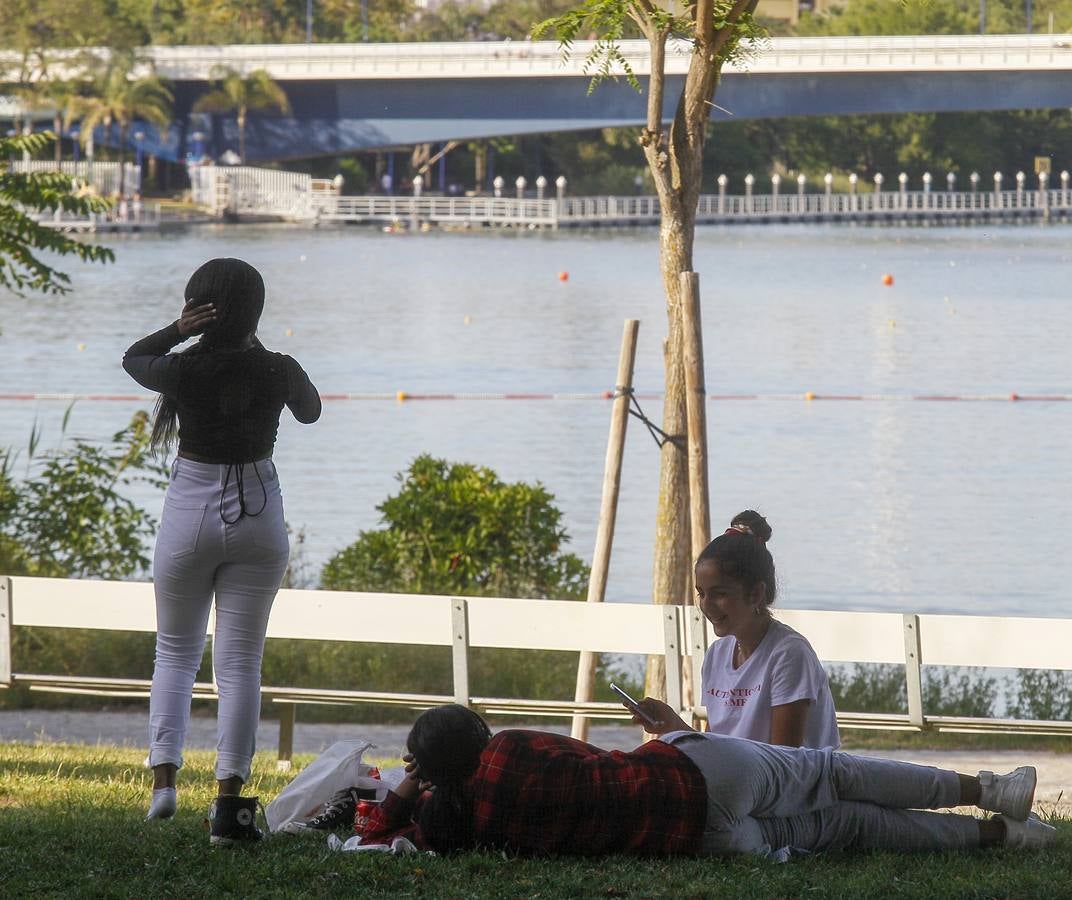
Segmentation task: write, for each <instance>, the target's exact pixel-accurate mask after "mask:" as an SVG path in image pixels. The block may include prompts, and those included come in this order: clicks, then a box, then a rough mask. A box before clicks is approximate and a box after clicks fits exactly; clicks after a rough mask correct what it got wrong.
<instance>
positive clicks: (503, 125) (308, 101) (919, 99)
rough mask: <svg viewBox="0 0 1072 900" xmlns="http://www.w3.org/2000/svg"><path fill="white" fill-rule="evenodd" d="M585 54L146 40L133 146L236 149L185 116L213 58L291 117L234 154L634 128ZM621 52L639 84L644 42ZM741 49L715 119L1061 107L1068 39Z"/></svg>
mask: <svg viewBox="0 0 1072 900" xmlns="http://www.w3.org/2000/svg"><path fill="white" fill-rule="evenodd" d="M591 46H592V45H591V43H590V42H583V41H582V42H577V44H576V45H575V46H574V48H573V52H572V55H571V57H570V58H569V59H568V60H564V59H563V56H562V53H561V50H560V48H559V46H558V45H557V44H556V43H554V42H530V41H523V42H522V41H515V42H510V41H505V42H494V43H493V42H464V43H446V44H444V43H415V44H288V45H233V46H223V47H156V48H152V49H151V56H152V59H153V62H154V64H155V67H156V70H157V72H158V74H160V75H161V76H162V77H164V78H166V79H168V80H169V81H171V82H172V84H173V86H174V89H175V94H176V110H175V112H176V124H175V125H174V126H173V127H172V129H171V132H170V133H169V134H168V135H166V136H163V138H162V139H161V140H156V139H155V136H154V134H153V132H152V131H151V129H145V132H146V133H147V134H148V135H149V137H148V138H147V139H145V142H144V144H143V149H145V150H146V151H148V152H153V153H156V154H157V155H160V156H163V157H166V158H171V159H181V158H183V157H184V156H185V155H186V154H187V153H188V152H190V151H191V150H193V151H194V152H200V151H204V152H206V153H210V154H214V155H218V154H220V153H222V152H224V151H225V150H226V149H228V148H230V149H237V145H238V137H237V127H236V125H235V123H234V120H233V117H220V116H217V117H213V118H211V119H210V118H209V117H207V116H206V117H203V118H198V117H197V116H193V117H191V115H190V109H191V107H192V105H193V103H194V102H195V100H196V99H197V97H198V96H199V95H200V94H201V93H203V92H204V91H205V90H206V88H207V84H206V82H207V81H208V79H209V77H210V72H211V71H212V68H213V67H214V66H218V65H222V66H229V67H231V68H235V69H238V70H242V71H250V70H253V69H266V70H267V71H269V72H270V73H271V74H272V75H273V76H274V77H275V78H276V79H277V80H278V81H279V82H280V83H281V84H282V85H283V87H284V89H285V90H286V92H287V94H288V96H289V97H290V100H291V103H292V106H293V109H294V112H293V114H292V115H291V116H287V117H283V116H278V115H271V114H254V115H252V116H251V121H250V124H249V126H248V129H247V159H248V160H249V161H256V160H282V159H287V158H298V157H307V156H316V155H334V154H338V153H345V152H348V151H353V150H366V149H373V148H387V147H399V146H407V145H411V144H416V143H426V142H431V143H437V142H445V141H448V140H456V139H473V138H483V137H491V136H497V135H514V134H535V133H546V132H555V131H570V130H581V129H591V128H604V127H618V126H629V125H638V124H640V123H641V122H642V121H643V119H644V114H645V97H644V95H643V94H638V93H637V92H636V91H634V90H633V89H632V88H631V87H630V86H629V85H628V84H627V83H626V82H625V81H624V80H618V81H610V82H607V83H605V84H603V85H601V86H600V87H599V88H597V89H596V90H595V92H593V93H592V94H588V93H587V84H588V80H589V74H588V73H587V72H586V70H585V65H584V60H585V57H586V55H587V53H588V51H589V50H590V49H591ZM621 46H622V51H623V54H624V56H625V58H626V59H627V60H628V61H629V64H630V66H631V68H632V69H633V71H634V72H635V73H636V74H637V76H638V77H639V78H640V81H641V83H642V84H645V83H646V81H647V76H648V74H649V71H650V60H649V56H648V47H647V42H645V41H623V42H622V45H621ZM754 49H755V54H754V57H753V58H752V60H751V61H750V62H749V63H747V64H746V65H742V66H730V67H727V68H726V70H725V72H724V75H723V81H722V85H721V86H720V88H719V91H718V94H717V97H716V104H717V105H716V106H715V107H714V108H713V110H712V115H713V117H714V118H715V119H724V118H731V117H732V118H734V119H757V118H778V117H784V116H801V115H840V114H852V113H900V112H941V111H952V110H999V109H1046V108H1057V107H1069V106H1072V40H1070V39H1067V38H1065V37H1063V36H1059V35H1058V36H1054V35H983V36H977V35H966V36H961V35H955V36H937V37H933V36H916V37H848V38H774V39H771V40H769V41H766V42H763V43H762V44H761V45H758V46H756V47H755V48H754ZM689 53H690V47H689V45H687V44H684V43H682V44H680V45H678V46H677V47H675V48H673V49H672V50H671V52H670V53H669V55H668V61H667V72H668V75H669V81H670V85H669V90H668V91H667V105H666V107H665V109H664V115H665V116H666V117H669V116H671V115H672V113H673V107H674V104H675V103H676V100H677V96H678V93H679V89H680V85H681V82H682V79H683V77H684V73H685V71H686V70H687V67H688V62H689ZM194 134H202V135H203V137H200V138H198V139H197V140H194V139H193V135H194Z"/></svg>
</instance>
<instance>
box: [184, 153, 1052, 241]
mask: <svg viewBox="0 0 1072 900" xmlns="http://www.w3.org/2000/svg"><path fill="white" fill-rule="evenodd" d="M966 180H967V181H968V182H969V185H970V186H969V189H968V190H954V189H953V188H954V186H955V177H953V176H947V177H946V178H945V179H944V184H943V185H942V186H943V187H944V189H943V190H934V189H932V188H936V187H938V185H937V184H934V183H933V179H932V178H931V176H930V175H925V176H924V179H923V189H922V190H908V177H907V175H899V176H898V178H897V182H896V186H895V187H894V189H892V190H891V189H889V187H888V185H887V183H886V181H885V180H884V178H883V176H882V175H881V174H880V173H879V174H876V175H875V176H874V177H873V178H872V182H873V189H869V190H866V191H864V190H863V187H864V185H863V184H862V183H859V179H858V178H855V177H853V178H851V179H850V186H849V190H848V191H847V192H835V191H834V190H833V181H834V178H833V175H830V174H827V175H824V176H823V178H822V180H821V181H820V182H819V184H821V185H823V187H824V190H823V191H822V192H821V193H809V192H808V191H807V190H806V187H807V178H806V177H805V176H803V175H801V176H798V177H797V178H796V179H795V181H794V182H793V184H792V186H790V185H789V184H788V183H787V182H786V183H784V184H783V180H782V179H780V178H778V177H773V178H772V179H771V183H770V193H758V192H757V191H756V190H755V188H756V186H757V185H756V180H755V178H753V177H752V176H751V175H749V176H748V177H747V178H746V179H745V185H744V187H745V192H744V193H743V194H739V193H733V194H731V193H729V192H728V190H727V188H728V181H727V179H726V178H725V177H724V176H722V177H720V178H719V179H718V192H717V193H714V194H703V195H701V197H700V198H699V202H698V204H697V210H696V221H697V223H698V224H704V225H717V224H764V223H777V222H817V223H822V222H874V223H890V222H931V223H948V224H956V223H963V222H971V221H984V222H989V221H1038V220H1042V221H1048V220H1051V219H1057V218H1060V219H1068V218H1069V217H1070V215H1072V183H1070V181H1072V179H1070V176H1069V173H1068V172H1061V173H1060V176H1058V177H1057V178H1055V179H1054V180H1053V182H1052V183H1051V181H1050V178H1049V175H1048V174H1042V175H1039V176H1038V179H1037V183H1036V184H1030V183H1029V180H1028V176H1026V175H1025V174H1024V173H1023V172H1019V173H1017V174H1016V175H1015V176H1014V177H1013V178H1010V179H1008V181H1005V179H1004V178H1003V176H1002V175H1001V174H1000V173H996V174H995V175H994V176H993V189H989V185H986V184H983V183H981V179H980V178H979V176H978V175H977V174H973V175H971V176H970V177H969V178H968V179H966ZM1031 180H1032V181H1034V179H1033V178H1032V179H1031ZM190 182H191V194H192V200H193V202H194V203H196V204H197V205H198V206H200V207H201V208H202V209H204V210H205V212H206V213H207V214H209V215H214V216H217V217H219V218H221V219H223V218H226V219H248V220H256V219H266V218H276V219H283V220H287V221H293V222H304V223H307V224H313V225H323V224H340V225H344V224H366V225H381V226H389V227H393V228H400V229H402V228H404V229H410V230H418V229H421V228H425V227H431V226H436V227H440V228H474V227H476V228H479V227H485V226H499V227H514V228H569V227H572V228H594V227H601V226H602V227H630V226H654V225H658V224H659V222H660V219H661V213H660V207H659V200H658V198H657V197H654V196H605V197H571V196H568V195H567V194H566V191H565V188H566V179H565V178H561V177H560V178H558V179H556V180H555V182H554V184H553V185H552V184H550V183H549V181H548V179H546V178H543V177H540V178H538V179H536V180H535V181H534V182H533V184H531V185H530V184H529V183H528V182H526V180H525V179H524V178H522V177H519V178H517V179H515V182H514V184H513V185H511V186H509V187H513V188H514V190H515V191H516V194H515V196H507V195H506V193H504V188H506V192H508V191H509V187H508V186H507V185H506V183H505V182H504V180H503V179H502V178H501V177H500V178H496V179H495V191H494V194H493V195H490V196H489V195H476V196H466V197H461V196H442V195H435V194H428V193H422V191H421V187H422V185H421V183H420V182H419V181H418V182H417V183H416V185H415V188H414V191H413V193H412V194H410V195H385V194H376V195H369V196H346V195H342V194H341V193H339V187H340V186H341V184H342V179H341V178H339V179H336V180H334V181H329V180H326V179H314V178H311V177H310V176H309V175H305V174H302V173H300V172H286V171H281V170H273V169H261V168H258V167H255V166H215V165H209V166H200V167H197V168H194V169H192V170H191V171H190ZM814 183H815V182H814V181H813V182H812V184H814ZM884 186H885V189H884ZM869 187H872V185H869ZM962 187H963V185H962ZM533 188H535V196H534V195H533V190H532V189H533ZM548 190H550V191H551V192H552V193H553V195H552V196H546V195H545V194H546V192H547V191H548Z"/></svg>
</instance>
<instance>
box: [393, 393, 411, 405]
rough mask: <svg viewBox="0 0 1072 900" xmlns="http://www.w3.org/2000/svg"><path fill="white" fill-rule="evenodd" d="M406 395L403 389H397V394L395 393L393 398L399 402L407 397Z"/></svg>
mask: <svg viewBox="0 0 1072 900" xmlns="http://www.w3.org/2000/svg"><path fill="white" fill-rule="evenodd" d="M408 396H409V395H408V394H407V393H406V392H405V391H399V392H398V393H397V394H395V399H396V400H397V401H398V402H399V403H401V402H402V401H403V400H405V399H407V397H408Z"/></svg>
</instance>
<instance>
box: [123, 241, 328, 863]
mask: <svg viewBox="0 0 1072 900" xmlns="http://www.w3.org/2000/svg"><path fill="white" fill-rule="evenodd" d="M185 301H186V303H185V306H184V307H183V310H182V314H181V315H180V317H179V318H178V319H177V320H176V321H175V322H173V323H172V324H170V325H168V326H167V327H166V328H163V329H161V330H160V331H157V332H155V333H154V334H150V335H149V336H148V337H144V338H142V339H141V340H140V341H137V342H136V343H134V344H133V345H131V347H130V348H129V349H128V350H127V352H126V355H125V356H124V357H123V368H124V369H126V370H127V372H128V373H129V374H130V375H131V377H132V378H134V380H135V381H137V382H138V384H140V385H142V386H144V387H147V388H149V389H150V390H154V391H159V393H160V399H159V401H158V402H157V407H156V418H155V421H154V423H153V434H152V444H153V447H154V448H157V449H161V450H166V449H167V447H168V446H169V444H170V443H171V442H172V441H173V440H174V438H175V437H176V436H177V437H178V455H177V457H176V459H175V462H174V463H173V464H172V467H171V480H170V483H169V485H168V489H167V494H166V496H165V497H164V512H163V516H162V518H161V522H160V533H159V535H158V537H157V542H156V551H155V553H154V556H153V582H154V584H153V586H154V588H155V591H156V616H157V635H156V660H155V664H154V668H153V685H152V692H151V695H150V700H149V740H150V747H149V764H150V766H152V769H153V800H152V804H151V806H150V807H149V813H148V816H147V817H148V818H150V819H166V818H168V817H170V816H172V815H174V813H175V808H176V796H175V773H176V771H177V770H178V769H179V768H180V767H181V766H182V748H183V743H184V740H185V737H186V727H187V724H188V722H189V718H190V701H191V695H192V692H193V684H194V677H195V675H196V673H197V670H198V667H199V666H200V664H201V655H202V652H203V651H204V646H205V631H206V627H207V625H208V617H209V612H210V610H211V608H212V602H213V596H214V595H215V602H216V627H215V632H214V636H213V641H212V665H213V670H214V672H215V675H216V683H217V685H218V687H219V715H218V722H217V734H218V743H217V757H216V778H217V781H218V784H219V792H218V793H219V796H218V797H217V800H216V802H215V803H214V804H213V807H212V810H211V813H210V815H211V819H212V831H211V837H210V840H211V842H212V843H214V844H218V843H231V842H233V841H237V840H249V839H257V838H259V837H260V831H259V830H258V829H257V827H256V825H255V824H254V821H253V812H254V811H255V808H256V798H255V797H241V796H240V794H241V791H242V785H243V784H244V783H245V782H246V781H247V780H248V778H249V774H250V764H251V761H252V758H253V752H254V749H255V739H256V732H257V723H258V720H259V718H260V680H261V656H262V655H263V652H264V639H265V632H266V630H267V627H268V614H269V612H270V611H271V608H272V602H273V601H274V599H275V595H276V592H277V591H278V590H279V585H280V584H281V582H282V580H283V575H284V573H285V571H286V568H287V561H288V557H289V555H290V547H289V541H288V538H287V530H286V523H285V521H284V518H283V498H282V494H281V493H280V490H279V479H278V476H277V473H276V468H275V464H274V463H273V462H272V449H273V447H274V445H275V438H276V432H277V430H278V427H279V414H280V412H281V411H282V409H283V407H284V406H287V407H288V408H289V409H290V411H291V412H292V413H293V414H294V417H295V418H296V419H297V420H298V421H299V422H303V423H307V424H308V423H311V422H315V421H316V420H317V419H318V418H320V396H319V394H318V393H317V390H316V388H315V387H313V385H312V383H311V382H310V381H309V377H308V376H307V375H306V374H305V371H304V370H303V369H302V367H301V366H300V365H298V363H297V362H295V361H294V360H293V359H292V358H291V357H289V356H285V355H284V354H282V353H272V352H270V351H268V350H266V349H265V348H264V347H263V346H262V345H261V343H260V341H258V340H257V337H256V330H257V323H258V321H259V320H260V316H261V310H262V309H263V308H264V281H263V280H262V279H261V276H260V273H259V272H258V271H257V270H256V269H255V268H253V266H251V265H249V264H248V263H246V262H243V261H242V260H240V259H212V260H209V261H208V262H207V263H205V264H204V265H203V266H201V268H199V269H198V270H197V271H196V272H194V274H193V275H192V276H191V277H190V280H189V282H188V283H187V285H186V293H185ZM198 334H200V335H202V337H201V340H200V341H198V342H197V343H196V344H194V345H193V346H192V347H190V348H189V349H188V350H186V351H185V352H183V353H171V352H170V351H171V349H172V348H173V347H175V346H176V345H178V344H181V343H182V342H183V341H185V340H186V339H187V338H190V337H193V336H194V335H198Z"/></svg>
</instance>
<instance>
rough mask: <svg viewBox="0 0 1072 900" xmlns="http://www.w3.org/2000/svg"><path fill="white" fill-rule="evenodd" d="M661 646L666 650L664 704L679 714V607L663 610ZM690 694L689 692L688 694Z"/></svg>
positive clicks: (681, 708) (680, 710) (667, 607)
mask: <svg viewBox="0 0 1072 900" xmlns="http://www.w3.org/2000/svg"><path fill="white" fill-rule="evenodd" d="M663 609H664V612H663V637H664V640H663V646H664V647H665V650H666V703H667V705H668V706H669V707H670V708H671V709H672V710H673V711H674V712H676V713H681V712H682V711H683V709H684V707H683V706H682V705H681V607H680V606H666V607H664V608H663ZM690 693H691V692H690Z"/></svg>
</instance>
